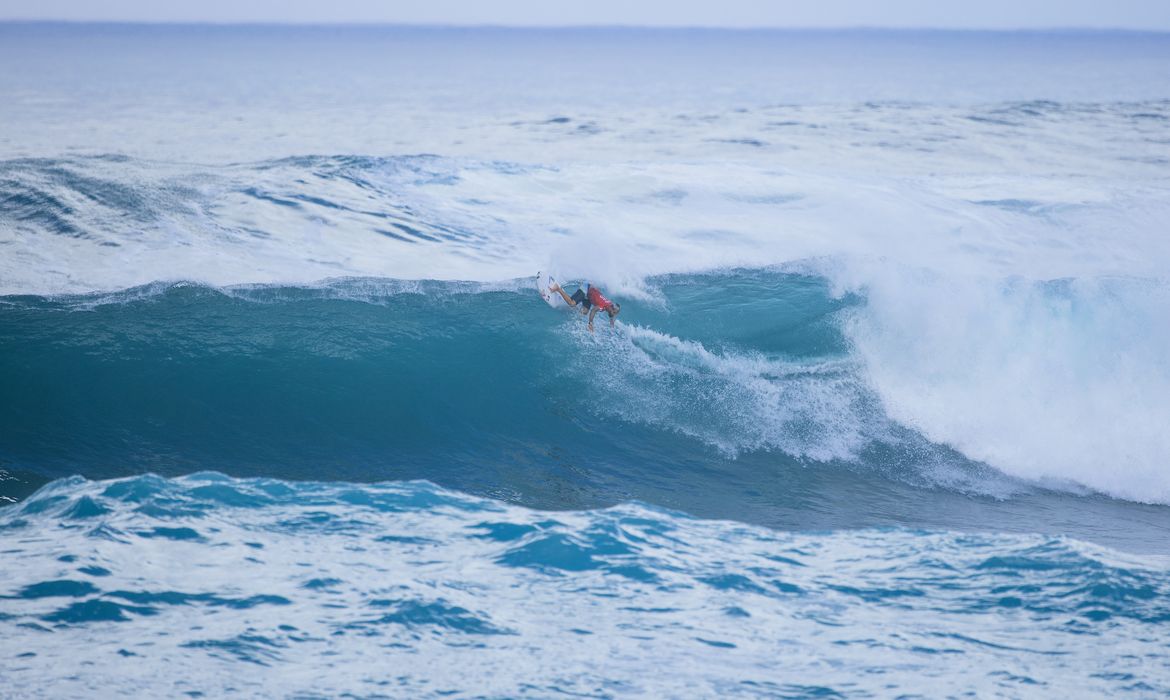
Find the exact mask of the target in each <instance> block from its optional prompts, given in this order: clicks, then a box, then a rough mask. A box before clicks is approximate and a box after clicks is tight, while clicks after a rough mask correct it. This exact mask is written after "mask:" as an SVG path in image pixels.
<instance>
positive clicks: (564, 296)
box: [549, 283, 577, 306]
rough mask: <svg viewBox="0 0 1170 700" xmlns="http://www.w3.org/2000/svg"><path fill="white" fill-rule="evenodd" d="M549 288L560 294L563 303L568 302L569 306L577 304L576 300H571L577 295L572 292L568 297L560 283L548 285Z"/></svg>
mask: <svg viewBox="0 0 1170 700" xmlns="http://www.w3.org/2000/svg"><path fill="white" fill-rule="evenodd" d="M554 284H555V283H554ZM549 289H550V290H552V291H554V292H556V293H557V294H560V295H561V298H562V299H564V300H565V303H566V304H568V305H569V306H576V305H577V302H575V301H573V300H574V299H576V298H577V295H576V294H574V295H573V296H571V297H570V296H569V295H568V294H566V293H565V288H564V287H562V286H561V285H559V284H558V285H556V286H555V287H549Z"/></svg>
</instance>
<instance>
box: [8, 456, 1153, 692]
mask: <svg viewBox="0 0 1170 700" xmlns="http://www.w3.org/2000/svg"><path fill="white" fill-rule="evenodd" d="M0 532H3V533H4V535H3V536H4V541H5V557H6V561H8V562H10V563H11V564H13V565H10V566H5V567H3V568H2V569H0V592H2V593H3V594H4V597H3V598H0V629H2V630H3V632H4V634H2V635H0V653H2V654H3V655H4V658H6V659H8V660H9V661H7V662H6V671H5V684H6V689H7V692H9V693H15V694H16V695H18V696H24V695H36V694H39V693H40V692H42V691H43V689H44V688H45V687H52V688H54V689H55V690H54V693H55V694H57V695H61V694H66V695H86V694H89V693H91V692H94V691H95V690H96V689H97V688H98V687H99V686H97V685H95V684H97V683H100V689H101V692H103V693H110V692H120V691H126V692H134V693H143V692H145V693H147V694H152V695H157V694H170V693H175V692H181V693H187V694H195V693H198V694H201V695H205V696H223V695H228V694H239V695H281V696H294V695H295V696H304V695H313V696H320V695H324V696H337V695H342V694H356V695H371V694H373V695H392V696H404V697H405V696H410V697H431V696H440V695H451V694H455V695H464V694H469V695H471V694H474V695H483V694H486V695H493V696H515V695H522V694H532V695H539V696H560V695H579V694H600V695H615V694H639V695H653V696H658V697H662V696H677V695H705V696H708V695H709V696H721V697H726V696H744V697H776V696H784V697H810V696H816V697H842V696H849V695H856V694H864V693H868V692H870V691H877V689H878V688H879V687H880V689H881V691H882V692H885V693H891V694H900V693H903V692H915V693H918V692H924V691H926V692H930V693H931V694H939V695H946V694H949V693H952V692H960V691H961V692H974V693H976V694H978V695H981V696H983V695H993V694H997V693H998V694H1005V695H1027V694H1030V693H1033V692H1036V689H1038V688H1043V691H1044V692H1045V693H1047V692H1058V693H1068V694H1070V695H1080V694H1084V693H1090V694H1093V695H1122V696H1125V695H1133V696H1135V697H1141V696H1151V695H1161V694H1165V693H1167V692H1170V685H1167V684H1166V677H1165V675H1164V674H1159V673H1158V672H1157V671H1154V670H1152V669H1157V668H1163V669H1164V668H1165V667H1166V665H1167V664H1168V663H1170V659H1168V658H1167V655H1166V649H1165V648H1164V647H1163V646H1160V645H1154V644H1153V643H1151V641H1150V640H1151V639H1158V638H1160V637H1161V630H1162V629H1164V627H1165V624H1166V622H1167V621H1168V620H1170V605H1168V604H1167V600H1168V596H1170V562H1168V561H1166V560H1165V559H1164V558H1146V559H1145V560H1144V561H1139V560H1136V559H1134V558H1131V557H1125V556H1122V555H1118V554H1116V553H1111V552H1108V551H1106V550H1101V549H1098V548H1095V547H1092V546H1089V545H1085V544H1082V543H1078V542H1076V541H1074V540H1068V539H1061V538H1048V537H1042V536H1036V535H1026V536H1024V535H1016V536H1012V535H963V534H954V533H947V532H924V531H902V530H871V531H854V532H845V533H837V534H821V535H816V534H792V533H785V532H778V531H775V530H768V529H761V528H755V527H750V526H746V525H742V524H737V523H732V522H719V521H703V520H695V519H692V518H689V517H686V516H682V515H679V514H676V513H671V512H668V511H663V510H660V509H655V508H651V507H647V506H644V505H639V504H626V505H622V506H620V507H616V508H611V509H606V510H592V511H575V512H558V513H549V512H547V511H532V510H528V509H525V508H520V507H515V506H506V505H504V504H502V503H500V502H499V501H495V500H484V499H478V498H472V497H469V496H466V495H463V494H459V493H454V492H450V491H445V490H443V489H439V488H436V487H435V486H433V485H430V484H427V483H423V482H410V483H397V484H378V485H365V486H363V485H356V484H348V483H322V482H316V483H312V482H287V481H280V480H275V479H231V478H228V477H225V476H222V475H218V474H211V473H203V474H197V475H193V476H190V477H185V478H182V479H178V480H168V479H163V478H159V477H155V476H141V477H134V478H130V479H123V480H117V481H112V482H90V481H85V480H83V479H80V478H74V479H69V480H63V481H59V482H55V483H54V484H52V485H50V486H48V487H46V488H44V489H42V490H41V491H40V492H38V493H37V494H36V495H35V496H34V497H32V498H30V499H28V500H26V501H24V502H23V503H21V504H20V505H18V506H14V507H10V508H7V509H4V510H3V511H0ZM193 571H198V572H199V576H198V577H197V578H195V579H193V578H192V576H191V573H192V572H193ZM778 650H780V651H782V657H783V659H782V661H780V662H778V661H777V651H778ZM1135 652H1136V653H1135ZM387 657H391V658H394V659H409V660H410V661H409V663H406V662H403V665H402V666H398V665H396V664H390V665H388V664H387ZM553 659H555V662H552V661H551V660H553ZM778 663H779V664H780V668H781V672H780V673H777V670H778V669H777V664H778ZM79 664H80V665H82V666H85V665H87V664H93V665H95V666H97V667H100V668H101V669H102V673H101V676H100V680H95V679H93V678H91V677H89V676H87V675H85V674H76V673H74V672H73V669H75V668H76V667H77V665H79ZM862 666H864V667H867V668H871V669H874V670H877V669H880V671H881V673H880V681H878V682H880V686H879V685H877V684H876V683H875V681H873V680H868V679H866V678H865V677H860V678H859V677H858V676H857V675H856V674H855V673H854V670H853V669H855V668H858V667H862ZM164 668H165V669H167V670H166V672H165V674H160V673H159V672H158V671H157V669H164ZM648 668H669V669H672V672H671V673H669V674H655V673H647V669H648ZM229 669H230V671H228V670H229ZM598 669H604V675H603V676H601V675H599V672H598Z"/></svg>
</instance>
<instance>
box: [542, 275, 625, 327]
mask: <svg viewBox="0 0 1170 700" xmlns="http://www.w3.org/2000/svg"><path fill="white" fill-rule="evenodd" d="M548 291H550V292H557V293H558V294H560V295H561V298H563V299H564V300H565V303H566V304H568V305H569V306H577V305H578V304H580V305H581V313H583V314H584V313H588V314H589V330H590V332H592V331H593V317H594V316H596V315H597V312H598V311H604V312H605V313H607V314H609V325H610V327H611V328H612V327H613V324H614V319H616V318H617V315H618V313H620V312H621V310H622V305H621V304H615V303H613V302H612V301H610V300H609V299H606V298H605V296H604V295H603V294H602V293H601V290H600V289H598V288H597V287H594V286H593V285H591V284H589V283H588V282H586V283H585V289H578V290H577V291H575V292H573V296H569V295H568V294H567V293H566V292H565V290H564V288H562V287H561V285H559V284H557V283H556V282H553V283H552V284H550V285H549V286H548Z"/></svg>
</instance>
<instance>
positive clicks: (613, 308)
mask: <svg viewBox="0 0 1170 700" xmlns="http://www.w3.org/2000/svg"><path fill="white" fill-rule="evenodd" d="M621 310H622V305H621V304H617V303H613V304H610V305H609V308H608V309H606V310H605V313H607V314H609V317H610V318H617V315H618V314H619V313H621Z"/></svg>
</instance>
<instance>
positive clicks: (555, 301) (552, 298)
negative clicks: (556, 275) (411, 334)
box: [536, 272, 564, 309]
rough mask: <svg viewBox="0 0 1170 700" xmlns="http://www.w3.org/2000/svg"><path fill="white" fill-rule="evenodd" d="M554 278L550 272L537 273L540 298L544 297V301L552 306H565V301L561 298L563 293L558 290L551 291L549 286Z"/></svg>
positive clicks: (537, 287)
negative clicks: (549, 274) (550, 275)
mask: <svg viewBox="0 0 1170 700" xmlns="http://www.w3.org/2000/svg"><path fill="white" fill-rule="evenodd" d="M552 282H553V278H552V277H549V276H548V273H545V272H538V273H536V291H537V292H538V293H540V298H541V299H544V303H546V304H548V305H549V306H551V307H552V308H554V309H555V308H557V307H558V306H563V305H564V301H562V300H561V295H560V294H557V293H556V292H550V291H549V290H548V286H549V285H550V284H552Z"/></svg>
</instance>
